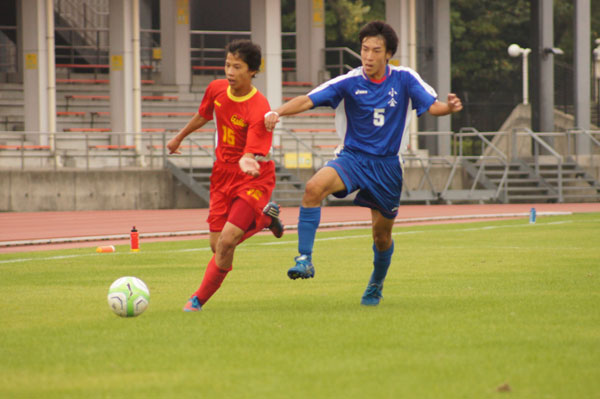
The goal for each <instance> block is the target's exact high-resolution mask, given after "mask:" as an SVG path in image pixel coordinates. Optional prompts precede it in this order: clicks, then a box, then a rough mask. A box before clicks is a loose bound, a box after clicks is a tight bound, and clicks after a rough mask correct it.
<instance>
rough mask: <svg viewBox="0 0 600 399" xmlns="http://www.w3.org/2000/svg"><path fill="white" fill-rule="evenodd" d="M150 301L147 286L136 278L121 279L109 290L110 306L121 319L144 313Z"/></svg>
mask: <svg viewBox="0 0 600 399" xmlns="http://www.w3.org/2000/svg"><path fill="white" fill-rule="evenodd" d="M148 301H150V291H149V290H148V287H147V286H146V284H145V283H144V282H143V281H142V280H140V279H139V278H136V277H121V278H119V279H117V280H116V281H115V282H114V283H112V284H111V286H110V288H109V289H108V306H110V308H111V309H112V311H113V312H115V313H116V314H118V315H119V316H121V317H135V316H137V315H140V314H142V313H144V310H146V308H147V307H148Z"/></svg>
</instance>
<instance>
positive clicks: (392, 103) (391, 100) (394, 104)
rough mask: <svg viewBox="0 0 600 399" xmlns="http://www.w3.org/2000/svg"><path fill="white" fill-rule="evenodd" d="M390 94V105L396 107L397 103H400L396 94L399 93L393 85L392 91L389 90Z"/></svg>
mask: <svg viewBox="0 0 600 399" xmlns="http://www.w3.org/2000/svg"><path fill="white" fill-rule="evenodd" d="M388 94H389V95H390V97H391V98H390V101H388V104H389V105H390V107H395V106H396V104H398V101H396V98H395V96H396V94H398V92H397V91H396V90H394V88H393V87H392V89H391V90H390V91H388Z"/></svg>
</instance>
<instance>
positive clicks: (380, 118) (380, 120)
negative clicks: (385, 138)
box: [373, 108, 385, 126]
mask: <svg viewBox="0 0 600 399" xmlns="http://www.w3.org/2000/svg"><path fill="white" fill-rule="evenodd" d="M384 113H385V108H375V109H374V110H373V125H375V126H383V124H384V123H385V115H384Z"/></svg>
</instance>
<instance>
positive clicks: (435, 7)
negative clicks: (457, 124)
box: [417, 0, 451, 155]
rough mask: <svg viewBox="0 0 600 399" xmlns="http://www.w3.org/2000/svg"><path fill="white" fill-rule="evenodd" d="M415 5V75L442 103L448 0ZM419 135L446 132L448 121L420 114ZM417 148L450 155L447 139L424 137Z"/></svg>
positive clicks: (447, 60) (446, 66) (447, 57)
mask: <svg viewBox="0 0 600 399" xmlns="http://www.w3.org/2000/svg"><path fill="white" fill-rule="evenodd" d="M417 3H418V8H417V11H418V13H417V14H418V21H419V22H418V27H419V31H418V34H419V47H420V48H424V51H421V54H420V58H419V62H418V64H419V70H418V72H419V74H420V75H421V77H423V79H424V80H425V81H426V82H427V83H429V84H430V85H431V86H432V87H433V88H434V89H435V90H436V91H437V93H438V96H439V97H438V99H439V100H440V101H444V102H445V101H446V96H447V95H448V93H449V92H450V82H451V75H450V0H423V1H421V2H417ZM419 119H420V121H419V127H420V129H421V130H422V131H438V132H448V131H450V129H451V117H450V116H444V117H434V116H431V115H429V114H424V115H422V116H421V118H419ZM420 141H421V143H420V147H421V148H425V149H427V150H429V151H430V153H431V154H437V155H448V154H450V137H448V136H446V137H443V136H426V137H423V138H421V140H420Z"/></svg>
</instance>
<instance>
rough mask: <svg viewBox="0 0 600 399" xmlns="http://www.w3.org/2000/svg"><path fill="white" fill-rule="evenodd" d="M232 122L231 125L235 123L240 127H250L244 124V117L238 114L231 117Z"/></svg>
mask: <svg viewBox="0 0 600 399" xmlns="http://www.w3.org/2000/svg"><path fill="white" fill-rule="evenodd" d="M230 120H231V123H233V124H234V125H236V126H239V127H247V126H248V124H247V123H246V122H244V119H242V117H241V116H239V115H237V114H233V115H231V119H230Z"/></svg>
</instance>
